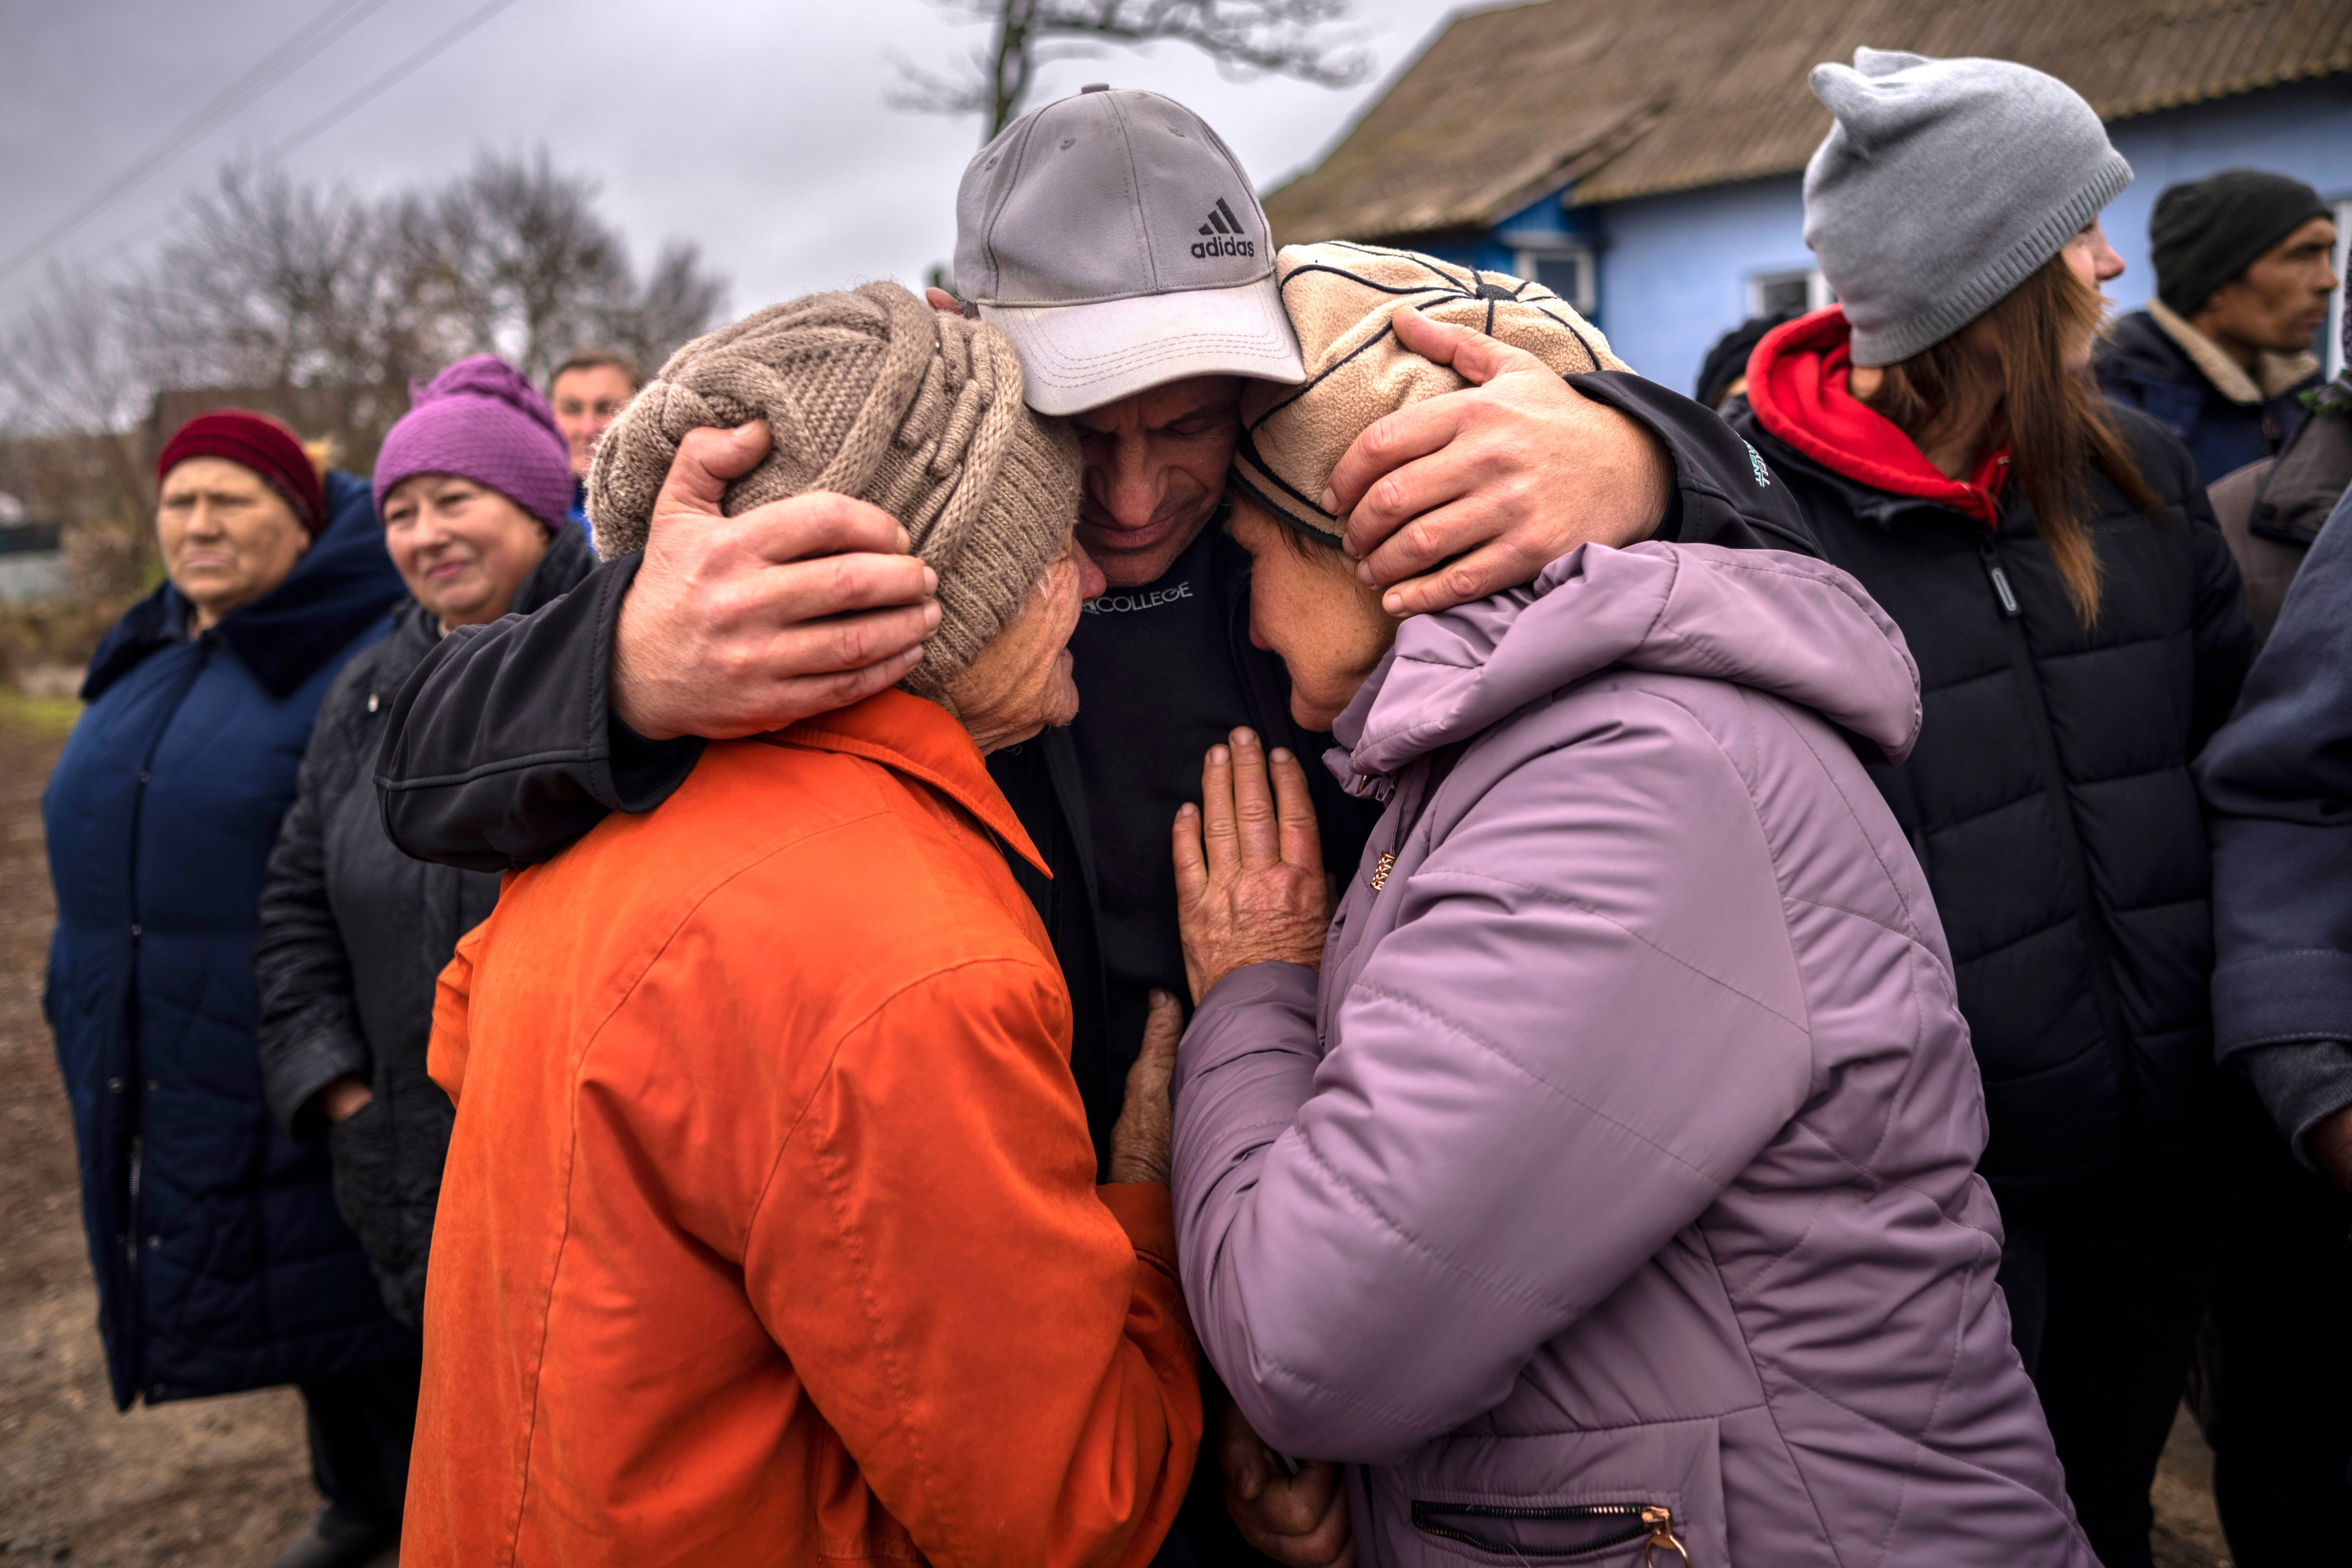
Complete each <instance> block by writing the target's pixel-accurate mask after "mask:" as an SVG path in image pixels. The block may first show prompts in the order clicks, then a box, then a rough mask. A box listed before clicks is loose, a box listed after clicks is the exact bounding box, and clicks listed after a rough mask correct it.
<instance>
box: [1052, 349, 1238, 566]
mask: <svg viewBox="0 0 2352 1568" xmlns="http://www.w3.org/2000/svg"><path fill="white" fill-rule="evenodd" d="M1241 394H1242V380H1241V377H1239V376H1236V375H1198V376H1193V377H1192V378H1191V379H1190V380H1186V381H1171V382H1170V383H1168V384H1166V385H1164V386H1155V387H1152V388H1151V389H1150V390H1149V391H1146V392H1139V393H1137V394H1135V395H1133V396H1131V397H1122V398H1120V399H1119V400H1118V402H1116V403H1107V404H1105V405H1102V406H1101V407H1100V408H1089V409H1088V410H1087V411H1086V412H1085V413H1084V414H1079V415H1076V416H1073V417H1072V421H1071V422H1072V423H1073V424H1075V425H1076V426H1077V427H1078V441H1079V445H1080V447H1081V448H1082V449H1083V451H1084V453H1085V456H1086V496H1085V499H1084V500H1082V501H1080V503H1079V506H1078V540H1079V542H1081V543H1082V544H1084V545H1085V546H1086V549H1087V554H1088V555H1091V556H1093V557H1094V559H1095V561H1096V562H1097V563H1098V564H1099V565H1100V566H1101V567H1102V571H1103V575H1104V576H1105V577H1107V578H1108V579H1109V580H1110V584H1111V586H1113V587H1116V588H1133V587H1137V586H1139V585H1141V584H1145V583H1149V582H1151V581H1153V580H1154V579H1155V578H1157V577H1159V576H1160V574H1163V573H1165V572H1166V571H1167V570H1168V568H1169V566H1170V564H1171V563H1173V562H1174V561H1175V559H1176V557H1178V556H1179V555H1181V554H1182V553H1183V552H1184V547H1185V546H1186V545H1188V544H1190V543H1192V541H1194V540H1195V539H1198V538H1199V537H1200V536H1201V530H1202V528H1203V527H1205V526H1207V524H1208V521H1209V517H1210V514H1212V513H1213V512H1214V511H1215V510H1217V501H1218V500H1219V499H1220V498H1221V497H1223V494H1224V493H1225V469H1226V467H1227V466H1228V465H1229V464H1231V463H1232V462H1233V460H1234V442H1235V441H1237V440H1239V439H1240V437H1241V433H1242V425H1241V413H1240V404H1241Z"/></svg>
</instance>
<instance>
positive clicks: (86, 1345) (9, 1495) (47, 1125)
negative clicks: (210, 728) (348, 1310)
mask: <svg viewBox="0 0 2352 1568" xmlns="http://www.w3.org/2000/svg"><path fill="white" fill-rule="evenodd" d="M62 739H63V736H62V734H61V732H60V731H59V730H58V726H57V724H56V723H55V722H54V721H50V722H47V723H44V722H40V721H38V720H37V719H36V720H30V721H28V720H27V719H26V718H25V717H23V716H21V715H18V714H15V713H9V714H5V716H0V1259H5V1267H0V1563H6V1562H14V1561H16V1560H19V1559H21V1560H23V1561H26V1562H71V1563H88V1564H109V1565H112V1564H121V1565H122V1568H131V1565H133V1564H137V1565H141V1568H144V1565H146V1564H151V1563H173V1564H186V1565H187V1568H215V1565H217V1568H260V1565H262V1564H265V1563H268V1561H269V1559H270V1558H271V1557H272V1556H273V1555H275V1553H276V1552H277V1550H278V1547H279V1546H280V1545H281V1544H283V1543H284V1542H285V1541H286V1540H287V1538H288V1537H289V1536H291V1535H292V1534H293V1533H294V1532H295V1531H298V1530H299V1529H300V1528H301V1526H302V1524H303V1523H304V1521H307V1520H308V1519H309V1518H310V1514H311V1513H312V1511H313V1510H316V1509H317V1508H318V1506H319V1503H318V1499H317V1496H316V1494H315V1493H313V1492H312V1490H311V1489H310V1460H309V1458H308V1454H307V1452H306V1450H305V1448H304V1446H303V1440H302V1405H301V1401H300V1399H299V1397H298V1396H297V1395H296V1394H295V1393H294V1391H293V1390H292V1389H289V1388H274V1389H268V1390H266V1391H264V1392H261V1393H258V1394H239V1395H236V1396H235V1397H233V1398H227V1399H199V1400H193V1401H188V1402H185V1403H182V1404H176V1405H161V1406H158V1407H156V1408H154V1409H152V1410H151V1409H147V1408H144V1407H140V1408H134V1409H133V1410H131V1413H130V1414H128V1415H117V1414H116V1413H115V1409H114V1402H113V1400H112V1398H111V1397H110V1395H109V1394H108V1393H107V1387H106V1366H105V1362H104V1359H103V1357H102V1356H101V1354H100V1349H99V1341H98V1329H97V1321H98V1300H97V1296H96V1294H95V1293H94V1292H93V1291H92V1289H91V1288H90V1280H89V1258H88V1254H87V1253H86V1252H85V1250H84V1248H83V1246H82V1236H81V1215H80V1205H79V1197H78V1195H77V1192H76V1187H75V1180H74V1151H73V1131H72V1128H71V1126H70V1124H69V1123H68V1120H67V1115H66V1101H65V1095H64V1093H63V1091H62V1090H61V1089H59V1088H58V1069H57V1061H56V1058H55V1057H54V1056H53V1055H52V1054H51V1052H50V1048H49V1033H48V1029H47V1026H46V1025H44V1024H43V1023H42V1021H41V970H42V965H43V963H44V962H45V960H46V956H47V951H48V942H49V922H50V918H51V911H52V905H51V902H50V899H49V880H48V871H47V862H46V861H45V860H44V859H43V858H42V853H41V815H40V792H41V785H42V783H43V781H45V780H46V779H47V777H48V773H49V765H50V763H53V762H54V761H55V760H56V758H57V752H58V745H59V743H60V742H61V741H62Z"/></svg>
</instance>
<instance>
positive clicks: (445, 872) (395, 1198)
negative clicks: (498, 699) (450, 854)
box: [254, 528, 595, 1324]
mask: <svg viewBox="0 0 2352 1568" xmlns="http://www.w3.org/2000/svg"><path fill="white" fill-rule="evenodd" d="M594 564H595V563H594V561H593V558H592V557H591V556H590V554H589V552H588V546H587V543H586V542H585V541H584V540H583V537H582V536H581V534H580V531H578V530H577V529H571V528H566V529H562V530H559V531H557V532H556V534H555V535H554V537H553V539H552V540H551V542H550V543H549V545H548V549H547V553H546V555H545V556H543V557H542V558H541V561H540V563H539V565H538V566H537V567H536V568H535V569H534V570H533V571H532V573H531V574H530V576H529V577H528V578H526V579H524V581H523V584H522V587H521V588H520V590H519V591H518V592H517V594H516V596H515V604H514V609H515V611H516V613H518V614H524V615H527V614H529V613H530V611H532V610H535V609H537V608H539V607H540V606H541V605H544V604H546V603H548V602H549V601H550V600H551V599H554V598H556V597H557V596H559V595H562V594H563V593H565V592H567V591H569V590H570V589H571V588H572V585H573V584H577V583H578V582H579V581H580V580H581V579H582V578H583V577H585V576H586V575H587V574H588V572H589V569H590V568H591V567H592V566H593V565H594ZM440 640H441V634H440V627H439V626H438V624H437V623H436V621H435V620H434V618H433V616H432V615H431V613H430V612H428V611H427V610H425V608H424V606H422V605H418V604H416V603H415V601H414V600H412V601H410V602H409V603H408V604H406V605H403V606H402V607H401V608H400V609H399V610H398V611H397V612H395V614H394V625H393V630H392V635H391V636H389V637H385V638H383V640H382V641H381V642H378V643H376V644H374V645H373V647H369V648H367V649H366V650H365V651H363V652H362V653H361V654H360V655H359V656H358V657H357V658H353V659H352V662H351V663H350V664H349V665H347V666H346V667H345V668H344V669H343V672H342V674H341V676H340V677H339V678H338V679H337V680H336V682H335V684H334V685H333V687H331V689H329V690H328V692H327V696H326V700H324V701H323V702H322V703H321V704H320V708H319V722H318V727H317V728H316V729H315V730H314V731H311V737H310V749H309V750H308V751H306V752H304V753H303V756H302V771H301V777H300V782H299V784H298V785H297V788H296V795H295V799H294V805H293V808H292V809H291V810H290V811H289V812H288V813H287V815H286V822H285V826H284V827H283V828H282V829H281V830H280V831H279V834H278V846H277V847H276V849H274V850H273V851H272V852H271V854H270V858H269V869H268V876H267V879H266V880H265V881H264V882H263V885H262V892H261V924H260V932H259V936H258V939H257V942H256V945H255V950H254V972H255V977H256V980H257V983H258V985H259V988H260V994H261V1016H260V1026H259V1042H260V1050H261V1071H262V1085H263V1089H264V1091H265V1093H266V1094H267V1095H268V1100H269V1108H270V1110H272V1111H273V1112H274V1113H275V1114H276V1115H277V1117H278V1121H280V1122H282V1123H284V1124H285V1125H286V1126H287V1127H288V1128H289V1131H292V1132H294V1134H295V1135H296V1136H297V1137H311V1138H316V1137H320V1136H326V1137H328V1139H329V1141H330V1144H331V1151H332V1154H333V1161H334V1179H335V1201H336V1204H337V1206H338V1207H340V1208H341V1210H342V1213H343V1217H344V1218H345V1219H346V1220H348V1221H349V1222H350V1224H351V1226H352V1229H353V1230H355V1231H357V1232H358V1233H359V1237H360V1240H361V1241H362V1244H364V1245H365V1247H366V1248H367V1252H368V1257H369V1258H370V1260H371V1261H372V1262H373V1264H374V1266H375V1271H376V1278H377V1282H378V1283H379V1285H380V1286H381V1287H382V1288H383V1299H384V1304H385V1305H386V1306H387V1307H389V1308H390V1309H391V1310H392V1312H393V1314H394V1316H395V1317H397V1318H399V1319H401V1320H402V1321H404V1322H407V1323H410V1324H417V1323H420V1322H421V1321H423V1315H424V1307H425V1252H426V1249H427V1247H428V1245H429V1244H430V1242H431V1240H432V1237H433V1213H434V1209H435V1207H436V1205H437V1204H438V1202H439V1199H440V1193H441V1165H442V1162H443V1160H444V1158H445V1157H446V1155H447V1153H448V1150H449V1127H450V1122H451V1121H452V1119H453V1116H454V1112H453V1111H452V1110H451V1108H450V1105H449V1100H448V1097H447V1096H446V1095H445V1094H443V1093H442V1092H441V1090H440V1089H439V1088H438V1087H437V1086H436V1085H435V1083H434V1082H433V1080H432V1079H430V1078H428V1077H427V1076H426V1075H425V1045H426V1043H427V1041H428V1040H430V1038H431V1037H432V1033H433V995H434V988H435V983H436V980H437V979H438V978H439V976H440V973H441V969H442V966H443V965H444V964H446V963H448V962H449V955H450V953H451V952H454V951H455V950H456V948H457V939H458V938H459V937H461V936H463V935H465V934H466V932H467V931H471V930H472V929H473V928H474V927H475V926H477V925H478V924H480V923H481V921H482V920H483V918H484V917H485V916H487V915H488V913H489V912H490V910H491V908H492V907H493V906H494V905H495V904H497V902H498V898H499V879H498V878H497V877H495V876H490V875H486V874H484V873H482V872H478V871H461V870H457V869H456V868H453V867H448V866H436V865H432V864H430V863H428V862H426V861H423V860H412V859H410V858H408V857H407V856H406V855H404V854H402V853H401V851H400V849H399V848H398V847H396V846H395V845H394V843H393V842H392V839H391V837H390V836H389V835H387V834H386V833H385V832H384V827H383V808H382V807H381V806H380V805H378V803H377V800H376V793H375V758H376V751H377V748H378V747H379V745H380V744H381V742H382V739H383V726H384V725H385V724H386V723H387V722H388V721H390V719H391V717H392V700H393V698H394V695H395V694H396V693H397V692H398V691H399V690H400V688H401V684H402V682H404V681H405V680H406V679H408V677H409V674H410V672H412V671H413V670H415V668H416V667H417V666H418V665H419V664H422V663H423V662H424V661H425V656H426V655H427V654H429V653H431V652H432V651H433V649H434V647H435V646H436V644H438V643H439V641H440ZM346 1073H349V1074H352V1075H354V1076H356V1077H359V1078H362V1079H367V1080H368V1082H369V1084H370V1086H371V1087H372V1088H373V1089H374V1091H375V1099H374V1100H373V1102H372V1103H370V1104H369V1105H367V1106H366V1107H365V1108H363V1109H362V1110H360V1111H359V1112H358V1113H357V1114H356V1115H353V1116H352V1117H351V1118H349V1119H348V1120H346V1121H341V1122H340V1123H338V1124H336V1125H335V1126H334V1127H333V1128H332V1129H331V1130H330V1129H328V1128H327V1127H326V1126H325V1125H324V1123H323V1120H322V1119H321V1118H320V1116H319V1115H318V1113H317V1111H316V1110H315V1109H313V1108H312V1107H311V1105H310V1100H311V1097H312V1096H314V1095H316V1094H317V1093H318V1092H319V1090H320V1089H323V1088H325V1087H326V1086H327V1085H328V1084H329V1083H331V1082H332V1081H334V1080H335V1079H338V1078H341V1077H342V1076H343V1075H344V1074H346Z"/></svg>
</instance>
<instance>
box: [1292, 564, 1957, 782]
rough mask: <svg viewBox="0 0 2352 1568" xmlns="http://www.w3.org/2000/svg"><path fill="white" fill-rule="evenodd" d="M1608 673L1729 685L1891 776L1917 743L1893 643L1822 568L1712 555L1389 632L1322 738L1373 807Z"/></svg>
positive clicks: (1603, 567) (1607, 574)
mask: <svg viewBox="0 0 2352 1568" xmlns="http://www.w3.org/2000/svg"><path fill="white" fill-rule="evenodd" d="M1605 669H1634V670H1646V671H1652V672H1655V673H1658V674H1664V675H1690V676H1697V677H1701V678H1703V679H1709V680H1724V681H1729V682H1731V683H1732V684H1734V685H1737V686H1746V687H1750V688H1753V689H1756V690H1758V691H1763V692H1769V694H1771V695H1772V696H1775V697H1781V698H1786V699H1787V700H1790V701H1791V702H1795V703H1798V704H1800V705H1801V706H1803V707H1807V708H1811V709H1812V710H1815V711H1816V712H1818V713H1820V714H1821V715H1822V717H1823V718H1824V719H1827V720H1828V721H1830V722H1831V723H1832V724H1835V725H1837V726H1839V727H1840V728H1842V729H1843V730H1845V731H1849V732H1850V733H1852V734H1853V735H1856V736H1858V737H1860V738H1861V739H1862V740H1863V741H1864V742H1867V743H1868V744H1869V745H1870V746H1872V747H1873V748H1874V749H1875V750H1876V751H1878V752H1880V753H1882V754H1883V755H1884V756H1885V759H1886V760H1887V761H1888V762H1890V763H1899V762H1901V761H1902V760H1903V759H1904V758H1905V757H1906V756H1907V755H1909V754H1910V751H1911V745H1912V742H1914V741H1915V740H1916V739H1917V738H1918V734H1919V669H1918V666H1917V665H1916V664H1915V663H1913V662H1912V658H1911V650H1910V648H1909V647H1908V646H1907V645H1906V643H1905V642H1904V640H1903V633H1902V632H1901V631H1900V630H1899V629H1897V628H1896V626H1895V623H1894V622H1893V621H1892V620H1890V619H1888V618H1887V615H1886V612H1885V611H1884V610H1882V609H1880V608H1879V607H1878V605H1877V603H1876V602H1875V601H1874V600H1873V599H1872V598H1871V597H1870V595H1867V594H1865V593H1864V592H1863V590H1862V585H1861V584H1858V583H1856V582H1855V581H1854V580H1853V578H1852V577H1850V576H1848V575H1846V574H1845V573H1843V572H1842V571H1840V570H1838V568H1836V567H1834V566H1832V565H1830V564H1829V563H1827V562H1822V561H1813V560H1809V559H1807V558H1806V557H1804V556H1801V555H1791V554H1787V553H1784V552H1780V551H1777V550H1725V549H1721V548H1719V547H1717V546H1715V545H1707V544H1659V543H1647V544H1636V545H1634V546H1633V548H1631V549H1629V550H1611V549H1609V548H1607V547H1606V546H1604V545H1596V544H1585V545H1580V546H1578V547H1577V548H1576V549H1575V550H1573V551H1571V552H1569V553H1568V554H1566V555H1564V556H1562V557H1561V558H1560V559H1559V560H1558V561H1555V562H1553V563H1551V565H1550V566H1549V567H1548V568H1547V569H1546V570H1545V572H1544V574H1543V575H1542V576H1540V577H1538V578H1537V579H1536V581H1535V583H1534V584H1533V585H1532V586H1530V587H1527V588H1520V589H1514V590H1512V591H1511V592H1509V593H1506V594H1497V595H1495V596H1494V597H1493V598H1490V599H1482V600H1480V601H1478V602H1477V603H1476V604H1472V605H1463V606H1462V607H1461V608H1459V609H1455V610H1449V611H1445V612H1444V613H1442V614H1438V615H1432V616H1415V617H1413V618H1412V619H1411V620H1408V621H1406V622H1405V623H1404V625H1403V626H1401V627H1399V628H1398V630H1397V639H1396V644H1395V646H1394V647H1391V649H1390V650H1389V653H1388V656H1387V658H1385V659H1383V660H1382V662H1381V665H1380V667H1379V668H1376V669H1375V670H1374V671H1373V672H1372V675H1371V677H1370V679H1368V680H1366V681H1365V682H1364V687H1363V689H1362V690H1360V691H1359V692H1358V693H1357V694H1356V700H1354V701H1353V702H1351V703H1349V706H1348V710H1347V711H1346V712H1344V713H1342V714H1340V715H1339V721H1338V722H1337V723H1336V724H1334V725H1333V726H1332V731H1333V733H1334V734H1335V735H1336V736H1337V737H1338V739H1339V743H1340V745H1342V746H1343V747H1345V748H1347V754H1346V757H1345V760H1344V761H1342V760H1341V757H1340V755H1339V753H1334V755H1333V762H1334V765H1335V768H1336V770H1337V771H1338V772H1339V774H1340V779H1341V782H1342V783H1344V784H1347V785H1348V787H1349V789H1350V790H1352V791H1354V792H1355V793H1357V794H1378V793H1380V792H1381V787H1382V785H1381V781H1384V780H1385V779H1387V778H1389V777H1391V776H1392V775H1394V774H1395V773H1399V772H1400V771H1402V769H1403V768H1404V767H1405V766H1406V765H1407V764H1409V763H1412V761H1413V760H1414V759H1415V758H1416V757H1419V756H1421V755H1423V754H1424V753H1426V752H1433V751H1435V750H1437V749H1439V748H1440V747H1443V746H1447V745H1451V744H1453V743H1454V742H1464V741H1468V740H1470V739H1472V738H1473V737H1475V736H1476V735H1478V734H1480V733H1481V732H1483V731H1486V730H1488V729H1491V728H1493V727H1494V726H1495V725H1496V724H1497V723H1499V722H1501V721H1503V720H1504V719H1506V718H1507V717H1508V716H1509V715H1510V714H1512V713H1514V712H1516V711H1517V710H1519V709H1521V708H1523V707H1525V706H1527V705H1528V703H1530V702H1533V701H1536V700H1538V699H1540V698H1543V697H1546V696H1549V694H1551V693H1552V692H1555V691H1558V690H1559V689H1562V688H1563V687H1567V686H1570V685H1572V684H1574V683H1575V682H1577V681H1580V680H1582V679H1584V678H1586V677H1587V676H1590V675H1595V674H1598V673H1599V672H1601V671H1602V670H1605Z"/></svg>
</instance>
